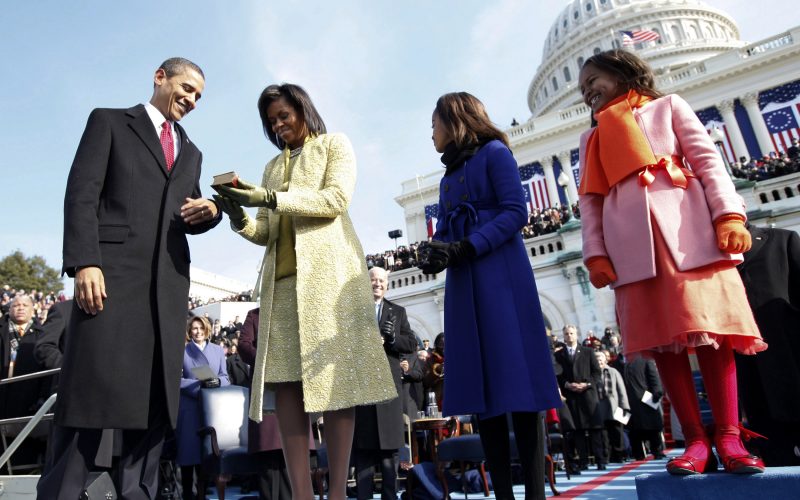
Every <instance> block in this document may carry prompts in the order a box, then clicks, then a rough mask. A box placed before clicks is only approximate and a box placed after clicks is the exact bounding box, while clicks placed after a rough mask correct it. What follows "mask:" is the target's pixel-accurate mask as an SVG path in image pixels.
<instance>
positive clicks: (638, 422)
mask: <svg viewBox="0 0 800 500" xmlns="http://www.w3.org/2000/svg"><path fill="white" fill-rule="evenodd" d="M622 378H624V379H625V391H626V392H627V393H628V402H629V403H630V405H631V418H630V420H628V424H627V428H628V435H629V437H630V441H631V450H632V452H633V458H635V459H636V460H643V459H644V458H645V456H646V450H645V446H644V443H645V441H646V442H648V443H649V446H650V453H652V454H653V456H654V457H655V458H657V459H659V458H664V442H663V440H662V439H661V431H662V430H663V429H664V416H663V414H662V413H661V408H660V407H659V408H658V409H654V408H652V407H651V406H649V405H647V404H646V403H644V402H643V401H642V396H644V391H650V394H652V395H653V401H659V400H661V397H662V396H663V395H664V389H663V388H662V385H661V377H659V375H658V370H657V369H656V363H655V361H653V360H652V359H645V358H642V357H638V358H635V359H633V360H632V361H630V362H628V363H626V364H625V373H623V374H622Z"/></svg>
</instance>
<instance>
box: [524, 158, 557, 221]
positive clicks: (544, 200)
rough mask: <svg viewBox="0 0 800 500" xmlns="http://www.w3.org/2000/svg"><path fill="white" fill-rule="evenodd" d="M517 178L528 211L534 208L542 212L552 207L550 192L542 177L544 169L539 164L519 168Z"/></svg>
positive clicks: (529, 164)
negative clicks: (518, 178)
mask: <svg viewBox="0 0 800 500" xmlns="http://www.w3.org/2000/svg"><path fill="white" fill-rule="evenodd" d="M519 177H520V180H521V181H522V190H523V191H524V193H525V201H526V203H528V209H529V211H533V209H534V208H538V209H539V210H543V209H545V208H549V207H551V206H552V203H551V202H550V192H549V191H548V189H547V182H546V181H545V177H544V169H543V168H542V165H541V164H540V163H539V162H533V163H528V164H526V165H523V166H521V167H519Z"/></svg>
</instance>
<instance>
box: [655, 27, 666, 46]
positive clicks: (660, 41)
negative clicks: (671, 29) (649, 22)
mask: <svg viewBox="0 0 800 500" xmlns="http://www.w3.org/2000/svg"><path fill="white" fill-rule="evenodd" d="M653 31H655V32H656V33H658V39H657V40H656V45H661V44H662V43H663V41H664V37H663V36H661V30H660V29H658V28H653Z"/></svg>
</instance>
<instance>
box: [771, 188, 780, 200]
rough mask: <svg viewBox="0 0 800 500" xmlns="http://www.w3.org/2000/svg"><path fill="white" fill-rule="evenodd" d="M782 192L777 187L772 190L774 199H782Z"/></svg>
mask: <svg viewBox="0 0 800 500" xmlns="http://www.w3.org/2000/svg"><path fill="white" fill-rule="evenodd" d="M780 199H781V193H780V191H778V190H777V189H773V190H772V201H780Z"/></svg>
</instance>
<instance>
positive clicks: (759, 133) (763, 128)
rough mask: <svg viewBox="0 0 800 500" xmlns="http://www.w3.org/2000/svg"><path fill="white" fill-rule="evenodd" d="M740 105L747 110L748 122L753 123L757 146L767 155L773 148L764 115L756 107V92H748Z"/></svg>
mask: <svg viewBox="0 0 800 500" xmlns="http://www.w3.org/2000/svg"><path fill="white" fill-rule="evenodd" d="M741 99H742V105H744V109H746V110H747V116H748V117H750V123H751V124H752V125H753V131H755V133H756V139H757V140H758V147H760V148H761V154H762V155H767V154H769V152H770V151H774V150H775V146H774V145H773V144H772V138H771V137H770V134H769V130H767V124H766V123H764V117H763V116H762V115H761V110H760V109H758V94H757V93H756V92H748V93H747V94H745V95H744V96H743V97H742V98H741Z"/></svg>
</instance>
